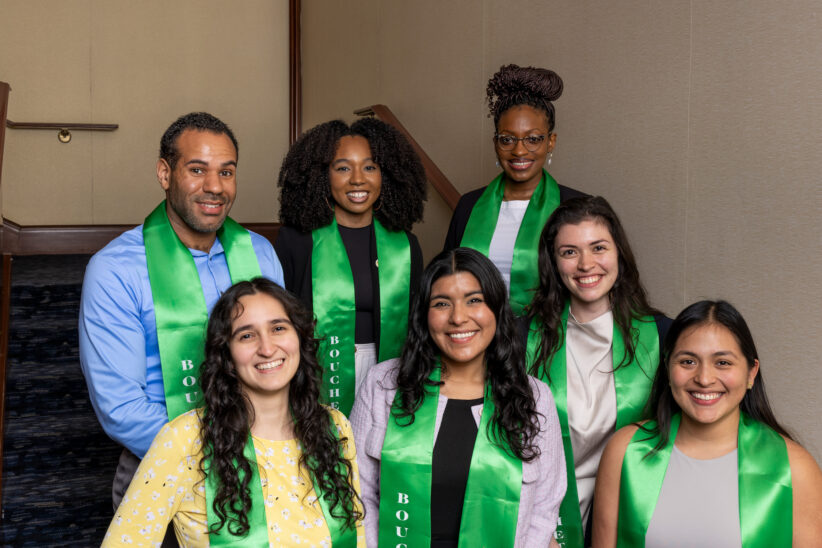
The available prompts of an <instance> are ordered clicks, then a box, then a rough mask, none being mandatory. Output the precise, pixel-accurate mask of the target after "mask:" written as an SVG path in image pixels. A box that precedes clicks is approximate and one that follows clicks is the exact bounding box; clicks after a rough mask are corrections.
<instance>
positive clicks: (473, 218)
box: [460, 169, 559, 316]
mask: <svg viewBox="0 0 822 548" xmlns="http://www.w3.org/2000/svg"><path fill="white" fill-rule="evenodd" d="M503 177H504V174H503V173H500V174H499V175H497V177H496V179H494V180H493V181H491V184H490V185H488V187H487V188H486V189H485V191H484V192H483V193H482V195H481V196H480V198H479V200H477V203H476V204H474V208H473V209H472V210H471V215H470V216H469V217H468V224H466V225H465V233H464V234H463V236H462V241H461V242H460V245H461V246H462V247H471V248H473V249H476V250H477V251H479V252H481V253H483V254H484V255H486V256H487V255H488V249H489V247H490V245H491V238H492V237H493V236H494V231H495V230H496V227H497V219H498V218H499V209H500V205H501V204H502V197H503V193H504V191H505V183H504V181H503ZM558 205H559V185H558V184H557V182H556V181H555V180H554V178H553V177H551V175H550V174H549V173H548V172H547V171H545V170H544V169H543V170H542V180H540V182H539V185H537V188H536V189H534V193H533V194H532V195H531V200H529V202H528V209H526V210H525V216H524V217H523V218H522V224H521V225H520V226H519V232H517V240H516V243H515V244H514V260H513V262H512V263H511V291H510V301H511V310H513V312H514V314H516V315H518V316H519V315H521V314H522V312H523V308H525V306H527V305H528V304H530V303H531V300H532V299H533V295H532V291H533V289H534V288H536V287H537V286H538V285H539V271H538V269H537V257H538V255H539V236H540V234H542V228H543V227H544V226H545V222H546V221H548V217H550V216H551V213H553V212H554V210H555V209H556V208H557V206H558Z"/></svg>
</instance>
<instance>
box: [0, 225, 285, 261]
mask: <svg viewBox="0 0 822 548" xmlns="http://www.w3.org/2000/svg"><path fill="white" fill-rule="evenodd" d="M243 226H244V227H246V228H248V229H249V230H252V231H254V232H256V233H258V234H260V235H261V236H264V237H266V238H267V239H268V240H269V241H270V242H274V239H275V238H276V237H277V231H278V230H279V228H280V224H279V223H247V224H244V225H243ZM133 227H134V225H54V226H20V225H18V224H17V223H15V222H13V221H9V220H8V219H3V225H2V226H0V251H1V252H2V253H8V254H11V255H87V254H92V253H96V252H97V251H99V250H100V249H102V248H103V247H104V246H105V245H106V244H107V243H109V242H110V241H111V240H113V239H114V238H116V237H117V236H119V235H120V234H122V233H123V232H125V231H126V230H129V229H131V228H133Z"/></svg>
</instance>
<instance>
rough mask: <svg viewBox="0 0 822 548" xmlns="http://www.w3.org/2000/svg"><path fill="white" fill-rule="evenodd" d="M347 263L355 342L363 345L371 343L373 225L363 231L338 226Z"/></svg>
mask: <svg viewBox="0 0 822 548" xmlns="http://www.w3.org/2000/svg"><path fill="white" fill-rule="evenodd" d="M339 229H340V236H341V237H342V241H343V245H345V251H346V253H348V263H349V264H350V265H351V274H352V275H353V277H354V307H355V308H356V309H357V313H356V314H357V319H356V323H355V327H354V342H355V343H356V344H365V343H372V342H374V333H375V330H374V291H373V290H372V289H373V283H374V282H373V280H372V275H371V263H372V262H374V261H375V260H376V259H377V257H376V256H372V255H371V245H370V244H371V238H373V237H374V225H373V224H371V225H368V226H365V227H362V228H348V227H347V226H340V227H339Z"/></svg>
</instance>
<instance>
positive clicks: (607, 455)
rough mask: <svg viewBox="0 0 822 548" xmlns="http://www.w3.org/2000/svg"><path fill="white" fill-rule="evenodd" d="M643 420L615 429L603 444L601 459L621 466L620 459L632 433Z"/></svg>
mask: <svg viewBox="0 0 822 548" xmlns="http://www.w3.org/2000/svg"><path fill="white" fill-rule="evenodd" d="M645 422H647V421H642V422H641V423H639V424H638V423H632V424H629V425H627V426H623V427H622V428H620V429H619V430H617V431H616V433H614V435H613V436H611V439H610V440H608V443H607V444H606V445H605V450H604V451H603V452H602V461H603V462H605V463H615V464H617V465H619V466H621V465H622V459H623V458H624V457H625V451H626V450H627V449H628V445H630V443H631V440H632V439H633V438H634V435H635V434H636V433H637V431H638V430H639V429H640V426H639V425H640V424H644V423H645Z"/></svg>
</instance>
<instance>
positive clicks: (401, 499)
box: [379, 366, 522, 548]
mask: <svg viewBox="0 0 822 548" xmlns="http://www.w3.org/2000/svg"><path fill="white" fill-rule="evenodd" d="M440 374H441V369H440V367H439V366H438V367H436V368H435V369H434V371H433V372H432V373H431V377H430V379H431V380H432V381H435V382H438V381H439V380H440ZM426 391H427V394H426V396H425V398H424V399H423V402H422V406H421V407H420V408H419V409H418V410H417V412H416V413H415V414H414V422H413V423H411V424H399V422H398V419H396V418H394V417H393V416H392V417H391V418H389V420H388V426H387V428H386V431H385V441H384V442H383V446H382V461H381V463H380V514H379V544H380V546H392V547H393V546H403V547H412V546H413V547H415V548H416V547H425V546H430V545H431V461H432V458H433V454H434V425H435V421H436V418H437V404H438V402H439V387H429V388H427V389H426ZM394 406H395V408H396V407H398V406H399V398H397V399H395V402H394ZM493 414H494V402H493V399H492V397H491V392H490V387H487V386H486V389H485V401H484V402H483V408H482V416H481V419H480V425H479V429H478V431H477V439H476V441H475V442H474V452H473V454H472V455H471V467H470V471H469V473H468V483H467V485H466V489H465V500H464V501H463V505H462V520H461V522H460V533H459V546H460V547H470V548H475V547H497V546H513V545H514V539H515V536H516V532H517V515H518V512H519V497H520V491H521V490H522V461H520V460H519V459H518V458H516V457H514V456H513V455H511V454H510V453H509V452H508V451H507V450H506V449H503V448H502V447H500V446H499V445H497V443H495V442H494V440H492V439H490V437H489V424H490V421H491V417H492V416H493ZM399 420H404V421H406V422H407V419H399Z"/></svg>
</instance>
